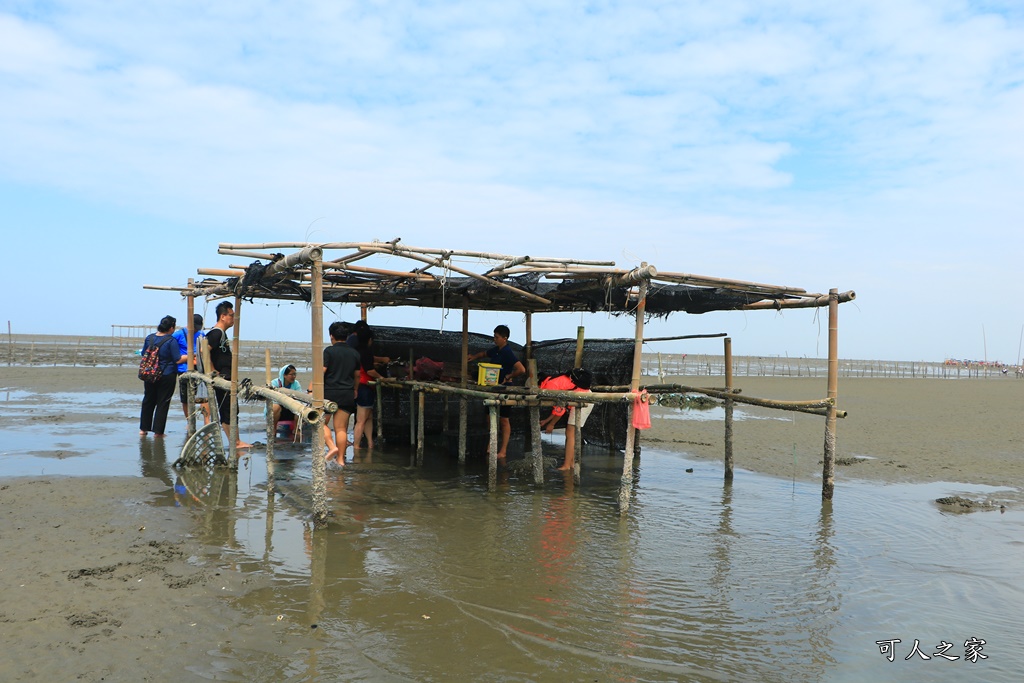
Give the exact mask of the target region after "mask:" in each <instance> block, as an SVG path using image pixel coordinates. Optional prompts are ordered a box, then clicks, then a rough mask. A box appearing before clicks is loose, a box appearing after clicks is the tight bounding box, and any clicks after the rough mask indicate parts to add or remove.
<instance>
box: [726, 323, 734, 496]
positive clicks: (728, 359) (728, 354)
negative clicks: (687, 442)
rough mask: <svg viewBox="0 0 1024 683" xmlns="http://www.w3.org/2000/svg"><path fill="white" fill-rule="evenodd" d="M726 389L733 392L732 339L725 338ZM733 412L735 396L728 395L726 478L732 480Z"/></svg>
mask: <svg viewBox="0 0 1024 683" xmlns="http://www.w3.org/2000/svg"><path fill="white" fill-rule="evenodd" d="M724 342H725V389H726V391H727V392H729V393H730V394H731V392H732V339H730V338H729V337H726V338H725V340H724ZM732 412H733V398H732V396H731V395H730V396H728V397H727V398H726V399H725V480H726V481H732V478H733V460H732V458H733V450H732Z"/></svg>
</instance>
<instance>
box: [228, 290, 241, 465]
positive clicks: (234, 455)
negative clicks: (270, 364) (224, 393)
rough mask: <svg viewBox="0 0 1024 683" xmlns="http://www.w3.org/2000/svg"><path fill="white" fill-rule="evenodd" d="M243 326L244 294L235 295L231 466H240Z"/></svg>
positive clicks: (230, 433) (230, 413)
mask: <svg viewBox="0 0 1024 683" xmlns="http://www.w3.org/2000/svg"><path fill="white" fill-rule="evenodd" d="M241 326H242V295H241V294H236V295H235V327H234V330H233V331H232V332H233V334H232V336H231V398H230V399H229V401H230V405H229V406H228V411H229V412H228V415H229V416H230V417H229V418H228V423H229V426H228V431H229V437H228V441H230V442H231V443H229V444H228V449H229V451H228V452H229V453H230V455H231V466H232V467H238V358H239V355H240V354H241V353H242V351H241V348H242V347H241V341H240V340H239V336H240V333H239V330H241Z"/></svg>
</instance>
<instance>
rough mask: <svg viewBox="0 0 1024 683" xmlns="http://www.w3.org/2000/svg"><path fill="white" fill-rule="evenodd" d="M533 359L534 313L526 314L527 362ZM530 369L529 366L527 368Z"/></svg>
mask: <svg viewBox="0 0 1024 683" xmlns="http://www.w3.org/2000/svg"><path fill="white" fill-rule="evenodd" d="M531 358H533V312H532V311H527V312H526V361H527V363H529V361H530V359H531ZM527 369H529V366H527Z"/></svg>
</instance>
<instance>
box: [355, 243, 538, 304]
mask: <svg viewBox="0 0 1024 683" xmlns="http://www.w3.org/2000/svg"><path fill="white" fill-rule="evenodd" d="M371 251H377V252H378V253H382V254H391V253H393V254H395V255H396V256H403V257H405V258H409V259H412V260H414V261H422V262H423V263H429V264H431V265H433V266H436V267H438V268H447V269H448V270H451V271H452V272H455V273H459V274H460V275H466V276H468V277H471V278H474V279H476V280H480V281H481V282H485V283H487V284H488V285H490V286H491V287H495V288H497V289H501V290H504V291H506V292H512V293H513V294H518V295H519V296H521V297H523V298H525V299H528V300H530V301H535V302H537V303H540V304H544V305H545V306H550V305H551V301H550V300H548V299H545V298H544V297H542V296H537V295H536V294H534V293H532V292H527V291H525V290H522V289H519V288H518V287H513V286H512V285H509V284H505V283H504V282H499V281H497V280H492V279H491V278H489V277H485V276H483V275H481V274H480V273H474V272H473V271H471V270H466V269H465V268H460V267H458V266H453V265H451V264H450V263H449V264H445V263H444V262H443V261H440V260H438V259H429V258H427V257H425V256H420V255H418V254H415V253H412V252H409V251H407V250H406V249H397V248H396V249H395V250H394V251H389V250H385V249H379V248H374V249H373V250H371Z"/></svg>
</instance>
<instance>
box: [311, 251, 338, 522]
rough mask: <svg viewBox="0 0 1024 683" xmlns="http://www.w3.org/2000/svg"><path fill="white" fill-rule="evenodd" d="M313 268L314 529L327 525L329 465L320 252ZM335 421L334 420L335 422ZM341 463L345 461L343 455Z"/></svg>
mask: <svg viewBox="0 0 1024 683" xmlns="http://www.w3.org/2000/svg"><path fill="white" fill-rule="evenodd" d="M313 256H314V257H313V262H312V264H311V265H310V295H311V296H310V308H311V314H312V315H311V316H310V317H311V319H312V331H311V340H312V344H311V346H312V355H313V359H312V360H313V407H314V408H316V409H317V410H318V411H319V412H320V419H319V420H318V421H317V424H316V425H315V426H314V427H313V439H312V442H313V443H312V448H313V487H312V488H313V525H314V527H317V528H320V527H323V526H325V525H326V524H327V463H326V461H325V459H324V412H323V407H324V291H323V273H324V271H323V262H322V260H321V259H322V252H321V251H320V250H319V249H317V250H316V251H315V253H314V255H313ZM331 419H333V416H332V418H331ZM340 457H341V459H342V460H343V459H344V457H345V454H344V453H341V454H340Z"/></svg>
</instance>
